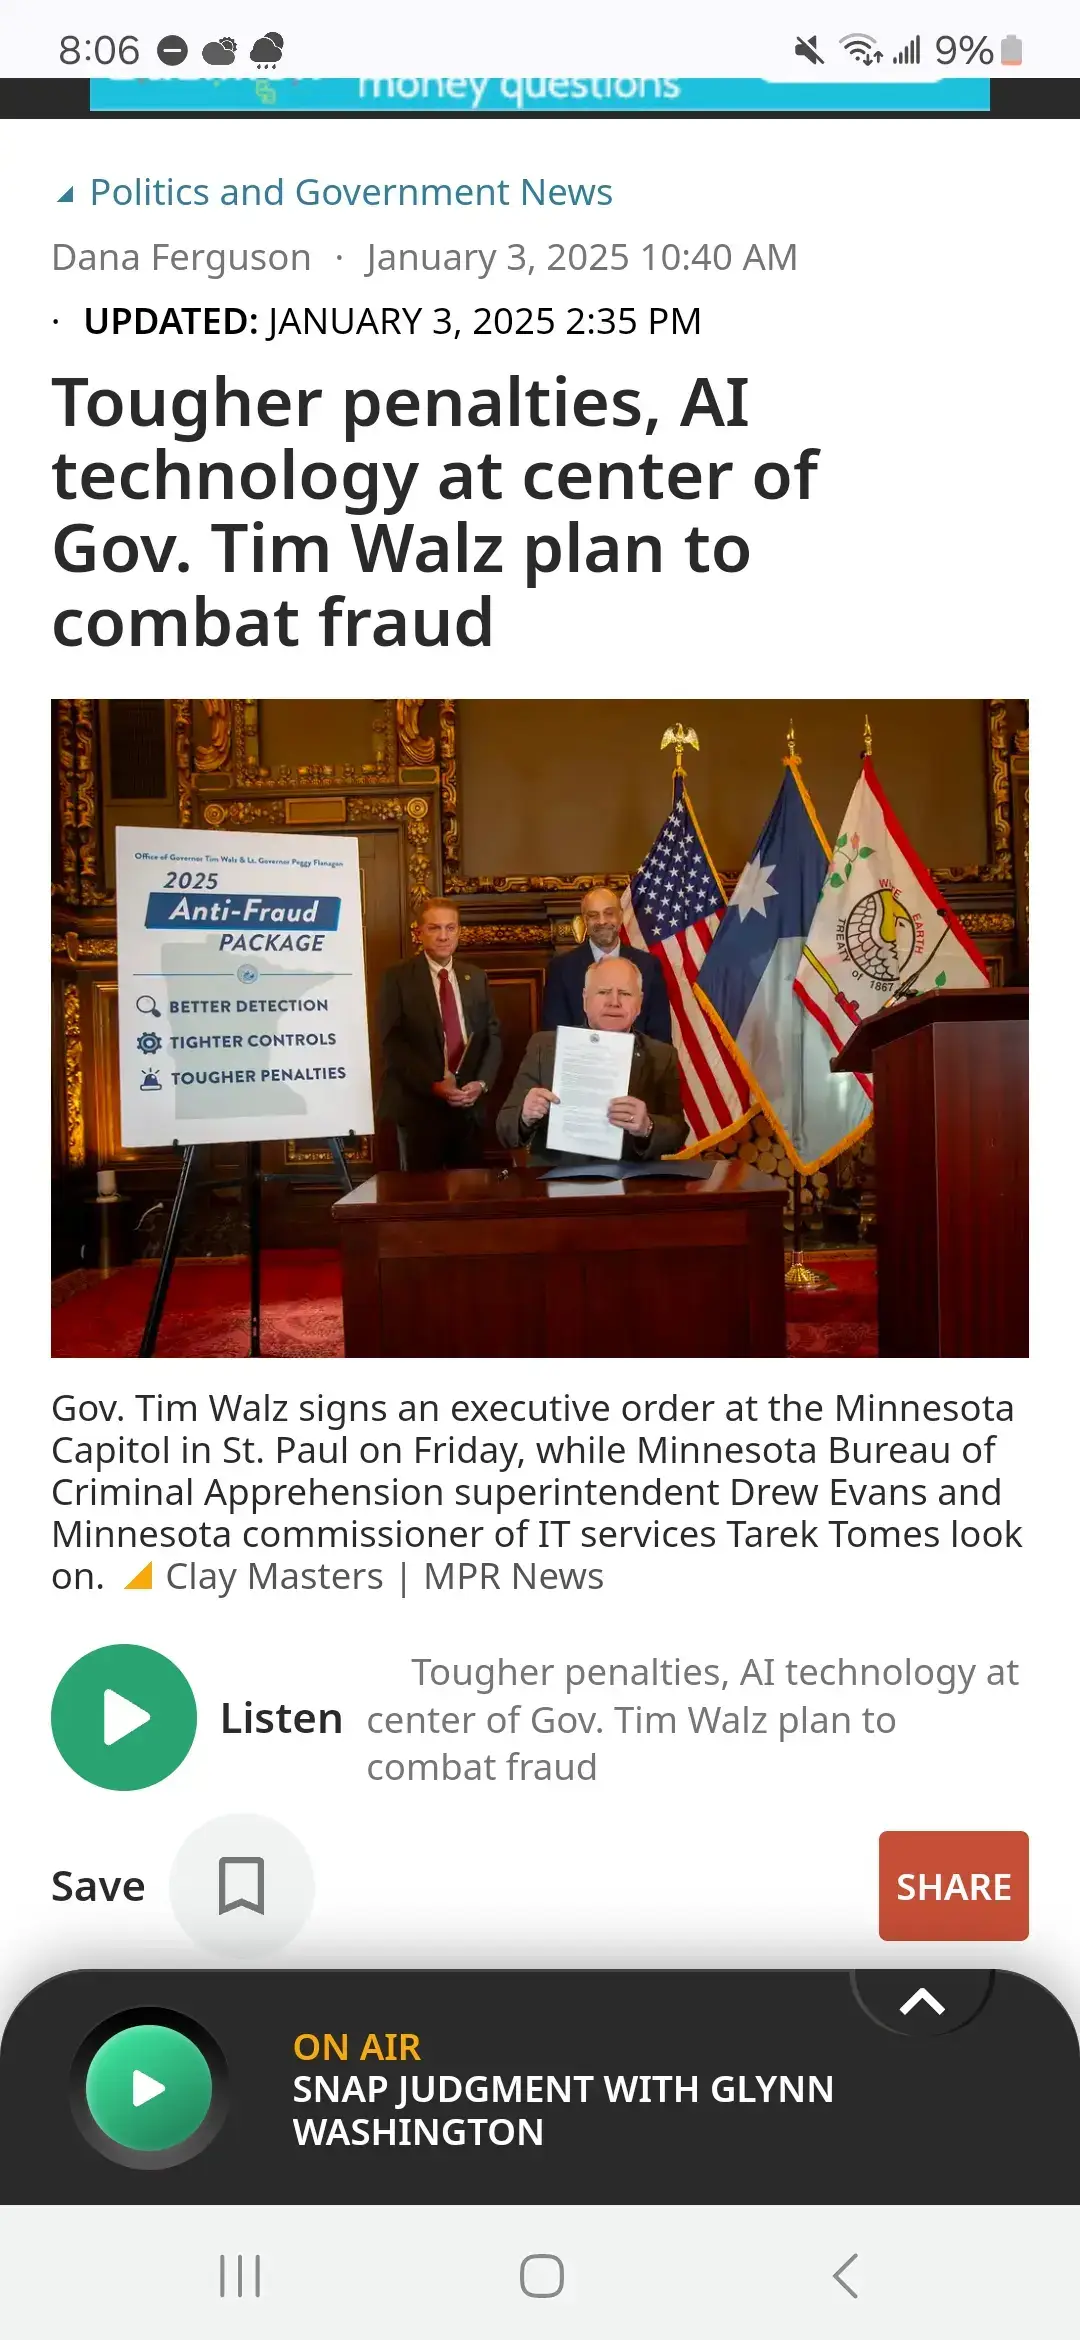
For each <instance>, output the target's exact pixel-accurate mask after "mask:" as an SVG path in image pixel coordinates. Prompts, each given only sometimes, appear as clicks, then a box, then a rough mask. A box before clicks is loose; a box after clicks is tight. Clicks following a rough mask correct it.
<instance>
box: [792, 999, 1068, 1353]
mask: <svg viewBox="0 0 1080 2340" xmlns="http://www.w3.org/2000/svg"><path fill="white" fill-rule="evenodd" d="M1027 1017H1028V995H1027V992H1026V991H993V990H990V991H940V992H928V993H926V994H924V996H923V997H922V998H920V999H911V1000H902V1001H901V1002H900V1003H899V1004H898V1005H897V1006H896V1007H889V1008H883V1009H882V1012H881V1014H880V1015H877V1016H871V1017H870V1018H869V1020H868V1022H866V1023H865V1024H862V1025H860V1027H859V1030H858V1031H857V1032H855V1033H853V1034H852V1037H851V1039H850V1040H849V1041H848V1042H847V1045H846V1047H845V1048H844V1049H843V1051H842V1053H841V1054H840V1055H839V1056H837V1057H834V1059H833V1069H834V1071H835V1072H861V1073H871V1074H872V1075H873V1081H874V1128H875V1154H876V1160H877V1220H878V1346H879V1352H880V1354H881V1356H883V1357H1026V1355H1027V1348H1028V1026H1027Z"/></svg>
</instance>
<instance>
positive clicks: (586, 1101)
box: [547, 1024, 634, 1161]
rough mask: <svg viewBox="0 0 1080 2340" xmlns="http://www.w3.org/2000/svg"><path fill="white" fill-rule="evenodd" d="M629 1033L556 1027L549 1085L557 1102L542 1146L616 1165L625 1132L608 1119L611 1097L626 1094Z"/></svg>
mask: <svg viewBox="0 0 1080 2340" xmlns="http://www.w3.org/2000/svg"><path fill="white" fill-rule="evenodd" d="M633 1057H634V1035H633V1033H632V1032H589V1031H579V1030H578V1029H577V1027H576V1026H575V1025H573V1024H560V1025H559V1028H558V1031H557V1032H556V1034H555V1070H554V1072H553V1074H552V1077H551V1086H552V1088H553V1089H554V1091H555V1095H556V1096H557V1098H558V1100H559V1102H558V1104H557V1105H553V1106H552V1108H551V1111H550V1113H549V1114H548V1126H547V1143H548V1145H549V1147H551V1148H552V1150H553V1151H554V1152H556V1153H560V1152H562V1153H567V1154H587V1155H589V1156H590V1157H595V1156H598V1157H599V1158H600V1159H601V1160H604V1159H606V1158H608V1157H610V1158H611V1160H612V1161H617V1160H618V1158H619V1155H620V1154H621V1153H622V1142H623V1138H624V1136H625V1134H626V1133H625V1131H624V1130H621V1129H617V1128H616V1126H615V1123H614V1122H613V1121H609V1120H608V1117H607V1112H608V1106H609V1105H610V1103H611V1100H612V1098H613V1097H626V1096H628V1095H629V1091H630V1066H631V1064H632V1062H633Z"/></svg>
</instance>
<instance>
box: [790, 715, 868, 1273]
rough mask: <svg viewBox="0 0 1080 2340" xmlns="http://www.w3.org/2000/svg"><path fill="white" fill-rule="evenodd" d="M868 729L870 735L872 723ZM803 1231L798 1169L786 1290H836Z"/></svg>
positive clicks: (796, 762)
mask: <svg viewBox="0 0 1080 2340" xmlns="http://www.w3.org/2000/svg"><path fill="white" fill-rule="evenodd" d="M866 728H867V734H868V735H869V730H870V725H869V720H868V721H867V726H866ZM867 753H869V750H867ZM787 761H788V763H789V764H791V765H792V766H793V767H795V766H798V765H799V761H800V759H799V757H798V756H797V755H796V753H795V717H794V716H793V715H792V716H791V717H790V718H789V721H788V733H787ZM793 1167H794V1166H793ZM802 1228H803V1182H802V1172H801V1171H799V1170H796V1171H795V1176H794V1178H793V1180H792V1188H791V1258H790V1259H789V1261H788V1265H787V1272H786V1274H785V1276H784V1290H785V1291H786V1292H831V1291H832V1289H833V1280H832V1277H831V1276H825V1275H822V1274H821V1273H820V1271H819V1270H818V1269H817V1268H811V1267H807V1264H806V1261H805V1260H804V1258H803V1252H802Z"/></svg>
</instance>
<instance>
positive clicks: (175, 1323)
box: [52, 1251, 877, 1357]
mask: <svg viewBox="0 0 1080 2340" xmlns="http://www.w3.org/2000/svg"><path fill="white" fill-rule="evenodd" d="M812 1260H816V1262H817V1264H819V1265H820V1266H822V1267H823V1268H824V1269H825V1270H826V1272H827V1274H828V1275H830V1276H831V1277H832V1279H833V1282H834V1284H835V1286H836V1289H835V1291H832V1292H792V1293H789V1295H788V1304H787V1320H788V1331H787V1347H788V1355H789V1357H874V1356H876V1355H877V1263H876V1260H875V1258H874V1254H873V1253H872V1252H870V1251H857V1252H829V1253H825V1254H813V1255H812ZM156 1273H157V1269H156V1266H155V1263H154V1262H153V1261H152V1260H150V1261H147V1262H145V1263H144V1264H143V1265H142V1266H139V1267H130V1268H121V1269H119V1271H118V1272H117V1273H116V1274H115V1275H112V1276H104V1277H102V1276H98V1275H97V1274H96V1273H94V1272H92V1271H89V1270H79V1271H77V1272H76V1273H75V1274H73V1275H70V1276H62V1277H60V1279H59V1281H58V1282H57V1283H56V1284H55V1285H54V1286H53V1339H52V1353H53V1356H54V1357H134V1356H137V1355H138V1349H139V1341H140V1339H141V1336H142V1328H143V1325H144V1323H145V1321H146V1311H147V1309H148V1307H149V1305H150V1294H151V1292H152V1291H153V1288H154V1277H155V1275H156ZM262 1345H263V1355H264V1356H266V1357H342V1356H344V1354H345V1350H344V1343H343V1340H342V1330H341V1269H340V1263H339V1260H338V1255H337V1252H336V1251H269V1252H266V1253H264V1255H263V1275H262ZM247 1350H248V1267H247V1261H246V1260H242V1259H180V1260H178V1261H177V1263H176V1266H175V1267H174V1269H173V1275H172V1282H171V1284H170V1286H169V1297H168V1301H167V1303H166V1307H165V1315H164V1319H163V1321H162V1326H161V1331H160V1333H159V1335H158V1344H157V1354H158V1356H159V1357H246V1356H247Z"/></svg>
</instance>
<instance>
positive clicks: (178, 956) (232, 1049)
mask: <svg viewBox="0 0 1080 2340" xmlns="http://www.w3.org/2000/svg"><path fill="white" fill-rule="evenodd" d="M116 923H117V941H118V957H119V989H120V1121H121V1132H122V1136H123V1142H124V1144H125V1146H167V1145H171V1144H173V1143H174V1141H175V1142H176V1143H177V1144H179V1145H182V1146H192V1145H213V1144H219V1143H220V1142H221V1141H222V1140H228V1139H235V1138H241V1139H245V1140H246V1139H256V1138H295V1137H306V1138H308V1139H318V1138H323V1137H345V1136H347V1135H348V1134H349V1133H350V1132H351V1131H356V1132H357V1133H358V1134H361V1133H369V1132H370V1131H371V1130H372V1128H373V1126H374V1122H373V1116H372V1110H371V1067H370V1059H369V1052H368V1027H367V992H366V988H365V984H364V933H363V920H362V916H361V902H360V860H359V853H358V850H357V842H356V839H355V837H300V836H284V837H272V836H264V835H261V834H254V833H252V834H247V835H244V836H242V837H236V836H233V835H229V836H227V837H226V836H221V837H218V836H215V835H212V834H210V833H209V832H208V831H206V830H202V829H118V830H117V832H116Z"/></svg>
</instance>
